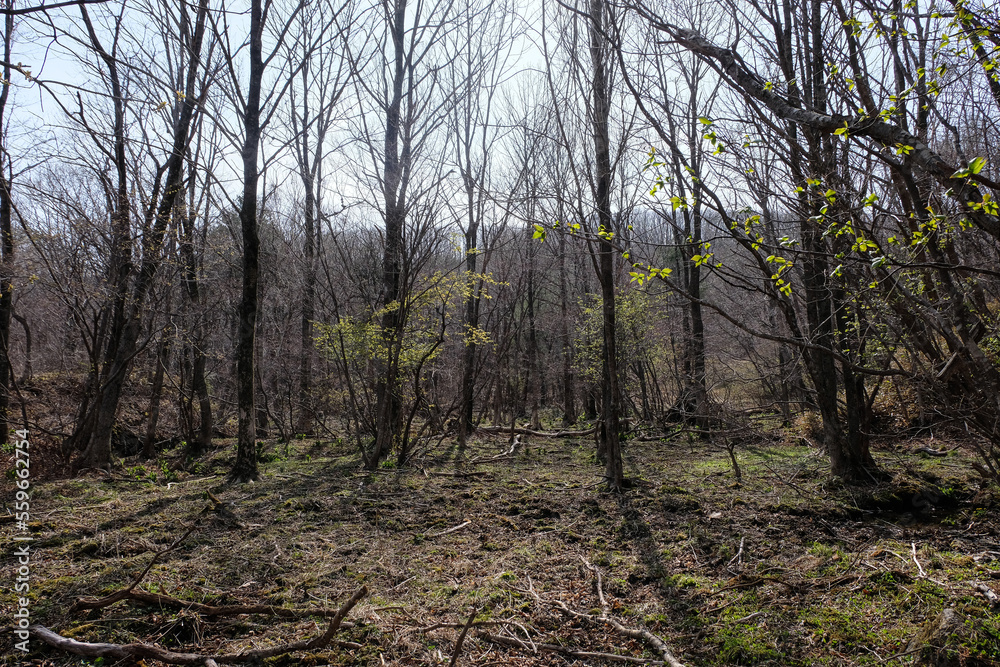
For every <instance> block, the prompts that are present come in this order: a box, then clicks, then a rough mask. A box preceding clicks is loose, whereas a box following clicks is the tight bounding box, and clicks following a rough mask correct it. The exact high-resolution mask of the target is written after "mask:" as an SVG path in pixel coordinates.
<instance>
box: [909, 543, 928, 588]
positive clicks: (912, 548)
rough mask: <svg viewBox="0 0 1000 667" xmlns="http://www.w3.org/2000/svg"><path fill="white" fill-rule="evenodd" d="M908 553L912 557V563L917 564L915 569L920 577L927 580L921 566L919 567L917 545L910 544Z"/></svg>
mask: <svg viewBox="0 0 1000 667" xmlns="http://www.w3.org/2000/svg"><path fill="white" fill-rule="evenodd" d="M910 553H911V554H912V555H913V562H914V563H916V564H917V569H918V570H919V571H920V576H921V577H924V578H925V579H926V578H927V573H926V572H924V568H923V566H921V565H920V561H919V560H917V543H916V542H910Z"/></svg>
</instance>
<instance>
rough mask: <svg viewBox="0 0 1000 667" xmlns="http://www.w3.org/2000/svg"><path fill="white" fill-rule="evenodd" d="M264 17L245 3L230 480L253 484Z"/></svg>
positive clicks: (254, 1) (256, 3) (257, 5)
mask: <svg viewBox="0 0 1000 667" xmlns="http://www.w3.org/2000/svg"><path fill="white" fill-rule="evenodd" d="M263 29H264V26H263V17H262V8H261V0H251V2H250V85H249V87H248V88H247V99H246V107H245V108H244V111H243V130H244V132H245V134H244V138H243V201H242V202H241V205H240V229H241V232H242V236H243V260H242V271H243V291H242V295H241V297H240V305H239V332H238V335H237V340H236V404H237V411H238V414H239V427H238V434H237V445H236V460H235V462H234V463H233V469H232V471H231V472H230V478H231V479H233V480H234V481H238V482H247V481H250V480H253V479H257V477H258V476H259V472H258V470H257V438H256V435H257V428H256V418H257V410H256V400H255V399H256V397H255V395H254V376H255V368H254V362H255V359H254V352H255V351H256V347H257V346H256V334H257V300H258V290H259V280H260V237H259V236H258V233H257V180H258V177H259V171H258V169H259V167H258V165H257V159H258V154H259V151H260V92H261V80H262V79H263V76H264V62H263V59H262V53H263V42H262V35H263Z"/></svg>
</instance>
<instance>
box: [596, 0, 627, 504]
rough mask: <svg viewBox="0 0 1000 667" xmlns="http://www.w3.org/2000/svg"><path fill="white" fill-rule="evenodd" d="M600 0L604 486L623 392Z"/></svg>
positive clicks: (615, 455) (612, 485) (615, 482)
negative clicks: (617, 328)
mask: <svg viewBox="0 0 1000 667" xmlns="http://www.w3.org/2000/svg"><path fill="white" fill-rule="evenodd" d="M604 16H605V7H604V0H591V2H590V26H589V27H590V30H589V33H590V58H591V66H592V67H593V72H592V75H593V78H592V88H591V93H592V96H593V117H592V119H591V131H592V132H593V138H594V160H595V177H596V183H595V185H596V188H595V195H596V201H595V204H596V208H597V220H598V234H599V239H598V244H597V245H598V264H599V266H598V279H599V281H600V284H601V316H602V323H603V328H602V333H603V344H602V346H601V351H602V357H603V372H602V382H601V413H602V414H601V427H600V445H599V447H598V455H599V456H600V455H601V454H603V461H604V465H605V478H606V481H607V484H608V488H609V489H612V490H615V491H618V490H621V489H622V488H624V486H625V478H624V472H623V468H622V455H621V443H620V442H619V430H620V415H619V409H620V406H621V394H620V389H619V386H618V347H617V341H616V336H615V329H616V324H615V315H616V313H615V273H614V256H615V249H614V246H613V244H612V242H611V239H612V238H613V233H614V232H613V228H612V216H611V176H612V173H611V149H610V143H611V142H610V137H609V131H608V118H609V115H610V105H609V100H608V97H609V90H608V87H609V82H608V74H607V71H606V69H605V42H604Z"/></svg>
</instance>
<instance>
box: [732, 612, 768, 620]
mask: <svg viewBox="0 0 1000 667" xmlns="http://www.w3.org/2000/svg"><path fill="white" fill-rule="evenodd" d="M766 613H767V612H765V611H755V612H754V613H752V614H747V615H746V616H744V617H742V618H737V619H736V620H735V621H730V623H746V622H747V621H752V620H753V619H755V618H757V617H758V616H763V615H764V614H766Z"/></svg>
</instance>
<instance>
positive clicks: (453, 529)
mask: <svg viewBox="0 0 1000 667" xmlns="http://www.w3.org/2000/svg"><path fill="white" fill-rule="evenodd" d="M471 523H472V522H471V521H465V522H464V523H460V524H458V525H457V526H454V527H453V528H449V529H448V530H443V531H441V532H440V533H432V534H430V535H428V536H427V537H442V536H443V535H448V534H450V533H454V532H456V531H459V530H462V529H463V528H465V527H466V526H468V525H469V524H471Z"/></svg>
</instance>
